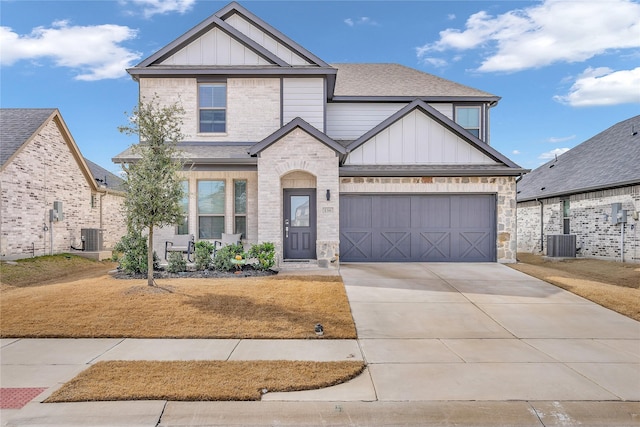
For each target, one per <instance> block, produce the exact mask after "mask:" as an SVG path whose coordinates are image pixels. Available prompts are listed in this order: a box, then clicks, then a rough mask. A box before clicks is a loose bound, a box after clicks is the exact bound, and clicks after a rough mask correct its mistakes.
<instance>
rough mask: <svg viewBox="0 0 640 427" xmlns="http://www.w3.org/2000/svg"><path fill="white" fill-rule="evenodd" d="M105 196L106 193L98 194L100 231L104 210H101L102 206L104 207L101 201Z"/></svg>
mask: <svg viewBox="0 0 640 427" xmlns="http://www.w3.org/2000/svg"><path fill="white" fill-rule="evenodd" d="M106 195H107V193H100V229H102V228H103V227H102V209H104V208H103V206H104V205H103V204H102V199H103V198H104V196H106Z"/></svg>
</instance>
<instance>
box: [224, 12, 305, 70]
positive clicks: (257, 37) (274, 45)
mask: <svg viewBox="0 0 640 427" xmlns="http://www.w3.org/2000/svg"><path fill="white" fill-rule="evenodd" d="M225 22H226V23H227V24H229V25H231V26H232V27H234V28H235V29H237V30H238V31H240V32H241V33H242V34H244V35H246V36H247V37H249V38H250V39H251V40H253V41H255V42H256V43H258V44H259V45H260V46H262V47H264V48H265V49H267V50H268V51H269V52H272V53H274V54H275V55H276V56H277V57H279V58H280V59H282V60H283V61H285V62H286V63H287V64H289V65H311V64H310V63H309V62H308V61H306V60H305V59H304V58H302V57H301V56H300V55H298V54H296V53H295V52H293V51H292V50H291V49H289V48H288V47H286V46H285V45H283V44H282V43H279V42H277V41H276V40H275V39H274V38H273V37H271V36H270V35H269V34H267V33H265V32H264V31H262V30H261V29H260V28H258V27H256V26H255V25H253V24H251V23H250V22H249V21H247V20H246V19H244V18H243V17H241V16H240V15H238V14H237V13H234V14H233V15H231V16H230V17H228V18H227V19H226V21H225Z"/></svg>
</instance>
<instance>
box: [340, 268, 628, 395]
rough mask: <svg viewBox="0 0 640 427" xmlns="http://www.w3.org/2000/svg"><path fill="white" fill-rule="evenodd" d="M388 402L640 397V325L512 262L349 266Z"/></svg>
mask: <svg viewBox="0 0 640 427" xmlns="http://www.w3.org/2000/svg"><path fill="white" fill-rule="evenodd" d="M341 274H342V277H343V280H344V283H345V286H346V290H347V295H348V296H349V301H350V304H351V309H352V312H353V317H354V319H355V322H356V328H357V330H358V336H359V342H360V345H361V349H362V352H363V356H364V359H365V360H366V361H367V363H368V365H369V367H368V370H369V374H370V376H371V381H372V384H373V387H374V389H375V393H376V398H377V400H380V401H424V400H447V401H451V400H476V401H477V400H546V401H549V400H565V401H566V400H581V401H599V400H607V401H609V400H626V401H629V400H630V401H638V400H640V322H636V321H634V320H631V319H629V318H627V317H625V316H622V315H620V314H617V313H615V312H613V311H610V310H608V309H605V308H603V307H601V306H599V305H596V304H594V303H592V302H590V301H588V300H585V299H583V298H581V297H578V296H576V295H574V294H571V293H569V292H566V291H564V290H562V289H559V288H557V287H555V286H552V285H549V284H547V283H546V282H543V281H541V280H538V279H535V278H532V277H530V276H527V275H525V274H523V273H520V272H518V271H515V270H513V269H511V268H509V267H507V266H504V265H501V264H445V263H428V264H426V263H417V264H415V263H414V264H399V263H398V264H396V263H389V264H347V265H343V266H342V267H341Z"/></svg>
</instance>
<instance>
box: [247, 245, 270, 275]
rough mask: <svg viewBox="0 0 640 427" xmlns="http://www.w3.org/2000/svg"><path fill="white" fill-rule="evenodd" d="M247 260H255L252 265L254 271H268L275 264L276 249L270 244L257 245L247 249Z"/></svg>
mask: <svg viewBox="0 0 640 427" xmlns="http://www.w3.org/2000/svg"><path fill="white" fill-rule="evenodd" d="M248 256H249V258H253V259H255V260H256V262H254V263H253V264H252V266H253V268H255V269H256V270H268V269H270V268H271V267H273V265H274V264H275V262H276V259H275V258H276V247H275V245H274V244H273V243H271V242H264V243H260V244H258V245H253V246H251V249H249V254H248Z"/></svg>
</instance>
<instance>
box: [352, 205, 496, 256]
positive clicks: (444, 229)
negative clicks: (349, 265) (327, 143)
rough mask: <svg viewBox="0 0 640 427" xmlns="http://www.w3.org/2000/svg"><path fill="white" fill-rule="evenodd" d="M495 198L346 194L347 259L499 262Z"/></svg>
mask: <svg viewBox="0 0 640 427" xmlns="http://www.w3.org/2000/svg"><path fill="white" fill-rule="evenodd" d="M495 227H496V213H495V196H493V195H455V194H443V195H379V194H378V195H375V194H368V195H342V196H341V197H340V258H341V260H342V261H346V262H348V261H373V262H385V261H388V262H391V261H396V262H398V261H423V262H424V261H427V262H463V261H470V262H478V261H489V262H491V261H495V258H496V247H495V245H496V242H495V235H496V231H495Z"/></svg>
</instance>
